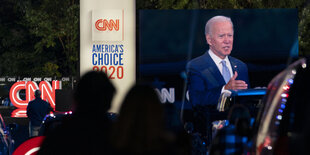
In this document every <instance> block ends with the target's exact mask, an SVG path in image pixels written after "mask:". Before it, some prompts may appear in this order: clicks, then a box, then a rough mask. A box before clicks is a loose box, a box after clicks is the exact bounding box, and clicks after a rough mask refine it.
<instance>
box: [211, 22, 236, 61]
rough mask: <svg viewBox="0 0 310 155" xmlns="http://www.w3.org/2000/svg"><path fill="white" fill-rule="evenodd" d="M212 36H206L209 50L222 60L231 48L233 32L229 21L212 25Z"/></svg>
mask: <svg viewBox="0 0 310 155" xmlns="http://www.w3.org/2000/svg"><path fill="white" fill-rule="evenodd" d="M211 34H212V35H208V34H207V35H206V39H207V42H208V44H209V47H210V49H211V50H212V51H213V52H214V54H215V55H217V56H218V57H220V58H221V59H224V58H225V57H226V56H228V55H229V54H230V52H231V50H232V47H233V41H234V30H233V27H232V25H231V23H230V22H229V21H220V22H216V23H214V24H213V27H212V29H211Z"/></svg>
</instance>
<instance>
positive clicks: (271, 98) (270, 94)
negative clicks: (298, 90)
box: [255, 59, 306, 152]
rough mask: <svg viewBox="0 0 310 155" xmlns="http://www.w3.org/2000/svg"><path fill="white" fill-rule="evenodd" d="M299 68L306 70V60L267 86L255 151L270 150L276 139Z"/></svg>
mask: <svg viewBox="0 0 310 155" xmlns="http://www.w3.org/2000/svg"><path fill="white" fill-rule="evenodd" d="M299 67H302V68H306V59H300V60H298V61H296V62H295V63H293V64H291V65H290V66H289V67H287V68H286V69H285V70H284V71H282V72H281V73H279V74H278V75H277V76H276V77H275V78H273V79H272V81H271V82H270V83H269V85H268V90H267V94H266V96H265V99H264V101H263V102H264V103H263V105H265V107H264V111H263V113H262V119H261V121H260V125H259V129H258V134H257V139H256V142H255V143H256V149H257V150H256V151H258V152H261V151H262V149H267V150H272V148H273V145H274V142H275V140H276V139H277V137H278V134H277V130H278V127H279V125H280V121H281V120H282V114H283V111H284V109H285V107H286V102H287V98H288V96H289V93H288V92H289V89H290V87H291V85H292V84H293V83H294V77H295V75H296V73H297V69H298V68H299Z"/></svg>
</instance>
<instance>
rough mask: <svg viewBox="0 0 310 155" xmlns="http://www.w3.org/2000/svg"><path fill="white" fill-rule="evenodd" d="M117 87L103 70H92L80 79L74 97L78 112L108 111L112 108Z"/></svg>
mask: <svg viewBox="0 0 310 155" xmlns="http://www.w3.org/2000/svg"><path fill="white" fill-rule="evenodd" d="M114 94H115V87H114V86H113V84H112V83H111V82H110V80H109V79H108V78H107V76H106V75H105V74H104V73H103V72H96V71H90V72H88V73H86V74H85V75H84V76H82V78H81V79H80V81H79V83H78V85H77V87H76V90H75V93H74V98H75V101H76V105H75V110H76V112H77V113H93V114H95V113H96V112H101V113H102V112H106V111H108V110H109V109H110V106H111V101H112V98H113V96H114Z"/></svg>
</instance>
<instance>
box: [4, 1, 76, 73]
mask: <svg viewBox="0 0 310 155" xmlns="http://www.w3.org/2000/svg"><path fill="white" fill-rule="evenodd" d="M0 6H1V7H0V15H1V20H0V38H1V40H0V58H1V60H2V61H1V62H0V74H1V75H2V76H58V77H60V76H69V75H73V76H74V75H76V74H77V65H78V53H79V1H75V0H71V1H62V0H42V1H39V0H23V1H19V0H2V1H1V2H0Z"/></svg>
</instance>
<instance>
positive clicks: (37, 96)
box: [34, 89, 41, 98]
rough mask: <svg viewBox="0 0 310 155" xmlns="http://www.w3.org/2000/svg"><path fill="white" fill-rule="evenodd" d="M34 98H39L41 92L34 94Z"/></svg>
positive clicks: (37, 91)
mask: <svg viewBox="0 0 310 155" xmlns="http://www.w3.org/2000/svg"><path fill="white" fill-rule="evenodd" d="M34 97H36V98H40V97H41V91H40V90H39V89H38V90H36V91H35V92H34Z"/></svg>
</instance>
